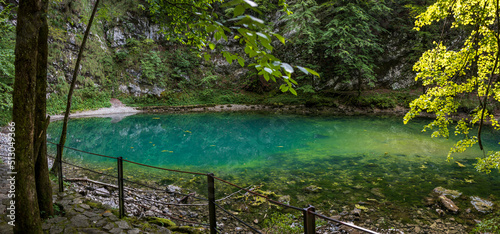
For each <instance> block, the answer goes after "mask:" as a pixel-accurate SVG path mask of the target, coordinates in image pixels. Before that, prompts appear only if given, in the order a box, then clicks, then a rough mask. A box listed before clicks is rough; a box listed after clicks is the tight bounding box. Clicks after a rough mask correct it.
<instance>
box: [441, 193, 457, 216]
mask: <svg viewBox="0 0 500 234" xmlns="http://www.w3.org/2000/svg"><path fill="white" fill-rule="evenodd" d="M439 204H440V205H441V206H442V207H444V208H445V209H446V210H448V211H450V212H452V213H457V212H458V210H459V208H458V206H457V205H455V203H454V202H453V201H452V200H451V199H449V198H447V197H446V196H445V195H441V196H439Z"/></svg>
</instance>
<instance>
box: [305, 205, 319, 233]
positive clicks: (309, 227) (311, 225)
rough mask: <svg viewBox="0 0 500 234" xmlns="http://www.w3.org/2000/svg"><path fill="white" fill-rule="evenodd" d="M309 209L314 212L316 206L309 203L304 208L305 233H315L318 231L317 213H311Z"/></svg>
mask: <svg viewBox="0 0 500 234" xmlns="http://www.w3.org/2000/svg"><path fill="white" fill-rule="evenodd" d="M309 211H311V212H314V211H316V208H314V206H311V205H309V207H307V208H305V209H304V233H305V234H314V233H316V223H315V222H316V220H315V217H316V216H315V215H314V214H312V213H309Z"/></svg>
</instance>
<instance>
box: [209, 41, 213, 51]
mask: <svg viewBox="0 0 500 234" xmlns="http://www.w3.org/2000/svg"><path fill="white" fill-rule="evenodd" d="M208 47H210V49H211V50H214V49H215V44H214V43H212V42H210V43H208Z"/></svg>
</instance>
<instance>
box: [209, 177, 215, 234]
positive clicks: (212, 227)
mask: <svg viewBox="0 0 500 234" xmlns="http://www.w3.org/2000/svg"><path fill="white" fill-rule="evenodd" d="M207 181H208V220H209V222H210V234H216V233H217V219H216V217H215V182H214V174H213V173H208V174H207Z"/></svg>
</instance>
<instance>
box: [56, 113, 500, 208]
mask: <svg viewBox="0 0 500 234" xmlns="http://www.w3.org/2000/svg"><path fill="white" fill-rule="evenodd" d="M428 122H429V120H428V119H416V120H414V121H412V122H410V123H409V124H407V125H404V124H403V121H402V117H393V116H332V117H325V116H317V117H314V116H300V115H274V114H257V113H255V114H249V113H190V114H161V115H160V114H140V115H133V116H128V117H126V118H124V119H122V120H121V121H118V122H116V121H112V119H111V118H85V119H73V120H71V121H70V122H69V128H68V138H67V142H66V146H69V147H73V148H77V149H80V150H83V151H89V152H93V153H98V154H104V155H109V156H114V157H123V158H124V159H127V160H131V161H134V162H138V163H143V164H148V165H153V166H161V167H167V168H173V169H181V170H189V171H196V172H203V173H208V172H213V173H215V175H216V176H219V177H222V178H224V179H228V180H229V181H232V182H235V183H237V184H240V185H245V186H246V185H252V184H254V185H255V184H260V185H262V186H263V187H262V189H264V190H269V191H274V192H275V193H276V194H280V195H286V194H288V195H291V203H290V204H294V205H297V206H302V207H304V206H305V205H306V204H308V203H311V204H317V205H318V206H324V207H326V208H324V209H332V208H333V209H337V210H339V209H341V207H342V206H344V205H351V206H352V205H353V204H355V203H359V202H360V201H361V202H362V201H367V200H370V199H371V200H379V201H388V202H390V203H391V204H394V205H395V206H400V207H424V204H423V199H424V197H425V196H427V194H429V192H430V191H432V189H433V188H435V187H438V186H441V187H445V188H447V189H454V190H459V191H460V192H463V193H464V195H466V196H472V195H474V196H480V197H483V198H488V197H489V196H491V195H493V196H496V197H499V196H500V176H499V173H498V172H497V171H494V172H493V173H491V174H490V175H486V174H482V173H478V172H476V170H475V169H474V165H473V164H474V163H475V162H476V158H477V157H481V156H482V152H481V151H480V150H479V149H478V147H475V148H473V149H469V150H467V151H466V152H465V153H461V154H456V155H454V160H452V161H450V162H448V161H447V160H446V155H447V153H448V150H449V149H450V147H451V146H452V145H453V143H454V142H455V141H456V140H458V138H456V137H455V136H452V137H451V139H449V140H447V139H442V138H431V137H430V134H431V133H430V132H421V129H422V127H423V125H425V124H426V123H428ZM61 127H62V122H61V121H58V122H53V123H51V125H50V127H49V130H48V135H49V137H48V139H49V141H52V142H58V136H59V134H60V131H61ZM495 134H496V135H494V133H493V131H492V129H490V128H487V129H486V132H485V133H484V135H483V137H484V143H483V144H484V145H485V147H486V148H487V149H488V150H500V147H499V145H498V141H499V140H500V139H499V137H498V133H495ZM451 135H453V134H451ZM50 149H51V150H52V151H53V150H54V147H51V148H50ZM65 160H70V161H72V162H75V163H79V164H83V165H91V166H92V167H94V168H100V170H102V171H105V170H115V169H114V168H115V165H116V162H115V161H110V160H109V159H105V158H99V157H96V156H92V155H88V154H83V153H78V152H74V151H71V150H65ZM128 168H129V169H127V167H126V168H125V174H126V177H127V178H140V177H141V176H142V177H143V178H148V179H151V180H153V179H156V180H158V181H163V183H164V184H169V183H173V184H178V185H179V186H183V185H185V186H189V183H188V181H189V178H186V179H180V180H177V179H176V177H175V176H176V175H175V174H169V175H168V176H167V175H165V176H162V174H160V173H161V172H158V173H156V174H154V175H152V174H151V173H152V172H150V171H148V170H144V169H141V167H128ZM183 180H184V182H183ZM200 180H202V181H205V179H200ZM159 183H160V182H159ZM183 183H184V184H183ZM311 186H315V187H316V188H319V189H317V190H316V191H310V190H311V189H310V188H313V187H311ZM308 188H309V189H308ZM228 191H229V190H228ZM458 202H460V201H458ZM333 203H335V204H333ZM462 203H463V204H464V205H466V201H463V202H462ZM469 206H470V204H469Z"/></svg>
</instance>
